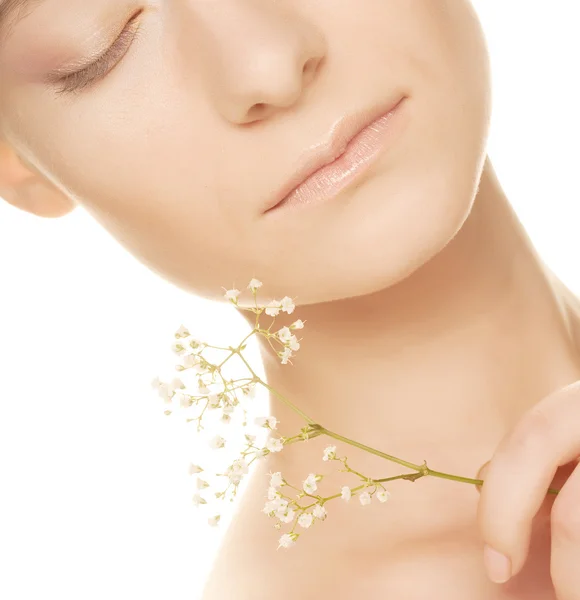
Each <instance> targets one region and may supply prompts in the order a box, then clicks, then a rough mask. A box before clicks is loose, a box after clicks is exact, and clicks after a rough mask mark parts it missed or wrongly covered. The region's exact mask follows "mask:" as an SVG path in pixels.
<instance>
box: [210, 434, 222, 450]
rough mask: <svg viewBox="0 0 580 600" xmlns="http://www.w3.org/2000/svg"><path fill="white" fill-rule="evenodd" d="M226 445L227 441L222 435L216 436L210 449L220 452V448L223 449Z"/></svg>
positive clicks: (211, 441) (211, 442)
mask: <svg viewBox="0 0 580 600" xmlns="http://www.w3.org/2000/svg"><path fill="white" fill-rule="evenodd" d="M225 445H226V441H225V440H224V438H223V437H222V436H221V435H216V436H215V437H214V438H212V439H211V440H210V442H209V447H210V448H213V449H214V450H218V449H219V448H223V447H224V446H225Z"/></svg>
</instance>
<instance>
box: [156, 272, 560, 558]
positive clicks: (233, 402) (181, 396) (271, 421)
mask: <svg viewBox="0 0 580 600" xmlns="http://www.w3.org/2000/svg"><path fill="white" fill-rule="evenodd" d="M261 285H262V283H261V282H260V281H258V280H257V279H252V280H251V281H250V284H249V285H248V288H249V289H250V290H251V291H252V294H253V296H254V306H253V307H250V308H244V307H240V306H239V304H238V295H239V294H240V291H239V290H237V289H231V290H226V293H225V297H226V298H228V299H229V300H230V301H231V302H232V303H233V304H234V305H235V306H236V307H238V308H241V309H242V310H248V311H251V312H254V313H255V315H256V319H255V324H254V328H253V330H252V331H251V332H250V333H249V334H248V335H246V337H245V338H244V339H243V340H242V341H241V342H240V343H239V344H238V346H237V347H232V346H228V347H227V348H225V347H221V346H215V345H210V344H207V343H205V342H201V341H199V340H197V339H195V338H192V337H191V334H190V333H189V331H188V330H187V329H186V328H185V327H184V326H181V327H180V328H179V329H178V330H177V331H176V332H175V338H176V339H177V341H176V342H175V343H173V345H172V350H173V352H175V353H176V354H177V355H179V356H180V357H182V362H181V364H178V365H177V366H176V370H177V371H180V372H181V371H185V370H192V371H194V373H195V374H196V378H197V392H198V393H197V394H192V393H185V392H184V391H183V390H185V389H186V386H185V384H184V383H183V381H182V380H181V379H179V378H174V379H173V381H172V382H171V383H163V382H161V381H160V380H159V378H155V380H154V381H153V387H154V388H155V389H156V390H157V392H158V394H159V395H160V396H161V397H162V398H163V400H164V403H165V405H166V407H167V408H166V410H165V414H166V415H170V414H172V412H181V413H182V414H184V415H185V417H186V421H187V422H192V421H195V422H197V431H198V432H199V431H202V430H203V429H204V426H203V425H202V420H204V419H206V418H207V417H208V415H209V414H210V413H215V412H216V411H221V416H220V418H219V420H220V421H221V423H223V424H226V425H227V424H229V423H230V422H231V421H232V417H233V416H234V415H235V413H236V412H239V410H238V407H241V409H242V414H243V422H242V426H243V427H244V428H247V427H248V423H247V408H246V406H244V405H245V404H246V403H247V402H251V401H252V400H253V399H254V398H255V393H256V392H255V387H256V385H257V384H260V385H261V386H262V387H264V388H265V389H267V390H268V391H269V392H270V394H271V395H272V396H274V397H275V398H277V399H278V400H279V401H280V402H282V403H283V404H285V405H286V406H287V407H288V408H290V409H291V410H292V411H293V412H294V413H296V414H297V415H298V416H300V417H301V418H302V419H303V420H304V422H305V423H306V425H305V426H304V427H303V428H302V429H301V430H300V432H299V433H297V434H296V435H293V436H291V437H278V438H277V437H272V435H271V434H272V432H273V431H275V430H276V428H277V424H278V421H277V419H276V418H275V417H272V416H270V417H258V418H256V419H255V420H254V422H253V425H254V426H255V427H257V428H258V431H260V430H264V429H265V430H266V431H267V433H268V436H267V440H266V442H265V445H261V444H259V443H258V435H257V434H251V433H247V432H246V433H245V435H244V443H243V445H242V449H241V451H240V454H239V458H237V459H236V460H234V461H233V462H232V463H231V464H230V465H229V466H228V467H227V468H226V469H225V470H224V472H223V473H217V474H216V475H215V477H216V478H217V479H218V480H221V478H225V479H226V483H225V488H223V489H221V490H220V491H218V492H215V493H214V496H215V498H216V499H218V500H226V499H229V500H230V501H233V499H234V498H235V497H236V494H237V491H238V487H239V485H240V483H241V481H242V479H243V477H244V475H246V474H247V473H248V472H249V468H250V466H251V465H252V464H253V463H254V462H255V461H256V460H258V459H260V458H262V457H264V456H267V455H268V454H270V453H275V452H281V451H282V450H283V448H284V447H285V446H289V445H291V444H295V443H299V442H303V441H307V440H309V439H313V438H316V437H319V436H326V437H328V438H331V439H333V440H335V441H338V442H342V443H343V444H346V445H349V446H353V447H355V448H359V449H360V450H363V451H365V452H368V453H370V454H373V455H375V456H378V457H380V458H383V459H385V460H388V461H390V462H393V463H396V464H399V465H401V466H403V467H406V468H408V469H411V470H412V471H415V472H414V473H405V474H401V475H396V476H394V477H386V478H382V479H374V478H371V477H367V476H365V475H363V474H362V473H360V472H358V471H356V470H354V469H352V468H351V467H350V465H349V464H348V460H347V458H346V457H340V458H339V457H337V455H336V446H328V447H327V448H326V449H325V451H324V455H323V461H327V462H330V461H336V462H338V463H340V464H341V465H342V468H341V469H340V471H341V472H344V473H348V474H349V475H351V476H354V477H356V478H358V480H359V482H360V483H359V485H355V486H348V485H344V486H342V488H341V490H340V493H335V494H331V495H329V496H323V495H320V494H318V493H317V491H318V484H319V483H320V482H321V481H322V480H323V479H324V475H320V474H316V473H311V474H309V475H308V476H307V477H306V479H305V480H304V481H303V482H302V485H301V486H300V487H298V486H296V485H293V484H291V483H290V482H288V481H287V480H286V479H284V477H283V476H282V474H281V473H273V474H270V486H269V488H268V494H267V501H266V504H265V506H264V509H263V512H264V513H265V514H267V515H269V516H270V517H273V518H275V519H276V524H275V527H276V528H277V529H280V528H281V527H282V525H283V524H291V528H290V530H289V531H288V532H286V533H284V534H283V535H282V536H281V538H280V541H279V547H285V548H287V547H289V546H291V545H293V544H294V542H295V541H296V540H297V539H298V537H299V535H300V533H298V532H297V528H298V527H300V528H304V529H307V528H309V527H310V526H312V524H313V523H314V522H317V521H323V520H325V519H326V517H327V509H326V504H327V503H328V502H330V501H332V500H336V499H338V498H341V499H342V500H344V501H346V502H348V501H350V499H351V498H352V497H353V496H358V498H359V501H360V503H361V504H362V505H363V506H364V505H368V504H370V503H371V501H372V498H373V497H375V496H376V497H377V499H378V500H379V501H380V502H386V501H387V500H388V498H389V496H390V492H389V491H388V490H386V489H385V487H384V485H383V484H384V483H390V482H392V481H396V480H407V481H412V482H415V481H417V480H418V479H420V478H422V477H439V478H442V479H448V480H452V481H458V482H461V483H468V484H473V485H478V486H481V485H483V483H484V482H483V480H481V479H472V478H469V477H461V476H459V475H452V474H450V473H444V472H441V471H436V470H433V469H431V468H430V467H429V466H428V465H427V462H426V461H424V462H423V464H422V465H418V464H414V463H412V462H409V461H406V460H403V459H401V458H397V457H396V456H392V455H390V454H386V453H385V452H382V451H381V450H377V449H376V448H372V447H370V446H366V445H365V444H362V443H361V442H358V441H356V440H352V439H349V438H347V437H345V436H343V435H340V434H339V433H336V432H334V431H331V430H329V429H327V428H325V427H324V426H323V425H321V424H319V423H316V422H315V421H314V420H313V419H312V418H311V417H309V416H308V415H307V414H306V413H305V412H304V411H303V410H302V409H300V408H299V407H298V406H296V405H295V404H294V403H293V402H292V401H291V400H289V399H288V398H286V397H285V396H283V395H282V394H280V393H279V392H278V391H277V390H275V389H274V388H273V387H271V386H270V385H268V384H267V383H266V382H265V381H263V380H262V379H261V378H260V377H259V376H258V375H257V374H256V372H255V371H254V370H253V369H252V367H251V365H250V364H249V363H248V361H247V360H246V358H245V357H244V355H243V351H244V350H245V348H246V347H247V341H248V340H249V339H250V338H251V337H252V336H254V335H261V336H263V337H264V338H266V340H267V341H268V343H269V345H270V347H271V348H272V349H273V350H274V352H275V353H276V354H277V356H278V357H279V358H280V359H281V362H282V364H287V363H288V362H290V364H292V361H291V360H290V358H291V357H292V356H293V352H295V351H297V350H298V349H299V348H300V342H299V340H298V339H297V338H296V335H295V334H294V333H293V332H294V331H296V330H298V329H303V328H304V321H302V320H300V319H298V320H296V321H295V322H294V323H292V324H291V325H290V326H289V327H282V328H280V329H279V330H278V331H275V332H272V326H273V324H274V321H275V317H276V316H278V314H279V313H280V311H284V312H286V313H287V314H291V313H292V312H293V311H294V308H295V306H294V303H293V301H292V299H291V298H289V297H288V296H285V297H284V298H283V299H282V300H280V301H278V300H272V301H271V302H270V303H269V304H268V305H266V306H258V305H257V302H256V291H257V289H258V288H259V287H261ZM224 289H225V288H224ZM263 313H265V314H266V315H268V316H271V317H274V319H273V320H272V323H271V324H270V326H269V327H267V328H262V327H260V322H259V321H260V316H261V315H262V314H263ZM187 339H189V343H186V341H185V340H187ZM274 344H279V345H281V349H276V347H275V346H274ZM207 348H209V349H211V350H217V351H225V352H229V354H228V355H227V356H226V357H225V358H224V359H223V360H222V361H221V362H220V363H219V364H213V363H212V362H210V361H209V360H208V359H207V358H206V357H205V356H203V354H202V353H203V352H204V351H205V349H207ZM234 356H238V357H239V358H240V359H241V361H242V362H243V363H244V365H245V367H246V368H247V370H248V371H249V373H250V374H251V377H246V378H241V379H237V380H235V381H234V380H232V379H229V380H228V379H227V378H226V376H225V374H224V367H225V366H227V363H228V361H230V359H231V358H232V357H234ZM209 445H210V447H211V448H213V449H215V450H220V449H222V448H224V447H225V446H226V440H225V438H223V437H222V436H221V435H216V436H214V437H213V438H212V439H211V440H210V441H209ZM189 472H190V474H191V475H201V473H203V472H204V469H202V468H201V467H200V466H198V465H194V464H191V465H190V468H189ZM196 487H197V491H196V493H195V494H194V496H193V504H194V505H196V506H201V505H205V504H208V502H207V500H206V498H205V497H204V496H203V495H202V492H204V491H207V488H210V483H209V482H208V481H207V476H206V478H202V477H201V476H199V477H198V478H197V481H196ZM558 492H559V490H556V489H552V488H550V489H549V490H548V493H551V494H557V493H558ZM219 520H220V516H219V515H214V516H212V517H210V518H209V523H210V524H211V525H217V524H218V522H219Z"/></svg>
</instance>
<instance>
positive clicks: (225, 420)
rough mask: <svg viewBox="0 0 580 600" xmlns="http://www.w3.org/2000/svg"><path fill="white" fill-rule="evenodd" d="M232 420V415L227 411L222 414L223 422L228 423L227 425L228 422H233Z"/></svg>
mask: <svg viewBox="0 0 580 600" xmlns="http://www.w3.org/2000/svg"><path fill="white" fill-rule="evenodd" d="M231 421H232V418H231V417H230V415H228V414H226V413H224V414H223V415H222V417H221V422H222V423H226V425H227V424H228V423H231Z"/></svg>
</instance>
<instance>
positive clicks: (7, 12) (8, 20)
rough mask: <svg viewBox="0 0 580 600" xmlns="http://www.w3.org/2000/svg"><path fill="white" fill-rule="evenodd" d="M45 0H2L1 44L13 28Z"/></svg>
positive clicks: (0, 15) (0, 7) (0, 4)
mask: <svg viewBox="0 0 580 600" xmlns="http://www.w3.org/2000/svg"><path fill="white" fill-rule="evenodd" d="M44 1H45V0H0V44H1V43H2V42H5V41H6V39H7V38H8V36H9V34H10V32H11V30H12V28H14V27H15V26H16V25H17V24H18V23H19V22H20V21H22V19H24V18H25V17H27V16H28V15H29V14H30V11H29V12H26V9H27V8H28V9H30V10H33V9H34V8H36V7H37V6H38V5H39V4H41V3H42V2H44Z"/></svg>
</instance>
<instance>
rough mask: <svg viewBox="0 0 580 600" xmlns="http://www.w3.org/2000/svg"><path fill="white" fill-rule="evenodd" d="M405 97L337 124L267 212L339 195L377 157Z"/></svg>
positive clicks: (310, 152)
mask: <svg viewBox="0 0 580 600" xmlns="http://www.w3.org/2000/svg"><path fill="white" fill-rule="evenodd" d="M404 99H405V97H402V98H400V97H399V99H398V100H397V101H396V102H395V103H392V102H391V103H390V105H387V106H385V105H383V106H379V107H374V108H373V109H371V110H369V111H366V112H365V113H362V114H356V115H352V116H349V117H346V118H344V119H341V120H340V121H338V122H337V123H336V124H335V125H334V127H333V128H332V130H331V134H330V136H329V141H328V142H327V143H325V144H322V146H323V149H322V151H321V150H320V146H321V145H320V144H318V145H316V146H315V147H314V149H310V151H309V152H308V153H307V154H306V158H305V160H303V161H302V167H301V168H300V169H298V170H297V173H296V175H295V176H294V177H293V178H292V179H291V180H290V181H289V182H288V183H287V184H286V185H285V186H284V188H283V189H282V190H281V191H280V193H278V194H277V195H276V196H275V198H274V200H273V201H271V202H270V203H269V205H268V207H267V209H266V211H265V212H277V209H279V208H280V207H282V206H287V205H297V204H309V203H311V202H314V201H316V200H324V199H327V198H330V197H334V196H336V195H337V194H338V193H339V192H340V191H341V190H342V189H344V188H345V187H347V186H348V185H349V184H350V183H351V182H352V181H353V180H354V179H356V178H357V176H358V175H359V174H361V173H362V172H363V171H365V170H366V169H367V168H368V167H369V166H370V164H371V163H372V162H374V160H375V159H376V158H377V157H378V155H379V154H380V151H381V150H382V147H383V145H384V142H385V141H386V138H387V137H388V136H387V135H386V134H387V132H388V130H389V129H390V128H391V126H392V120H393V117H394V116H395V115H396V114H397V112H398V111H397V109H398V108H399V107H400V105H401V104H402V102H403V101H404ZM274 209H276V210H274Z"/></svg>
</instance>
